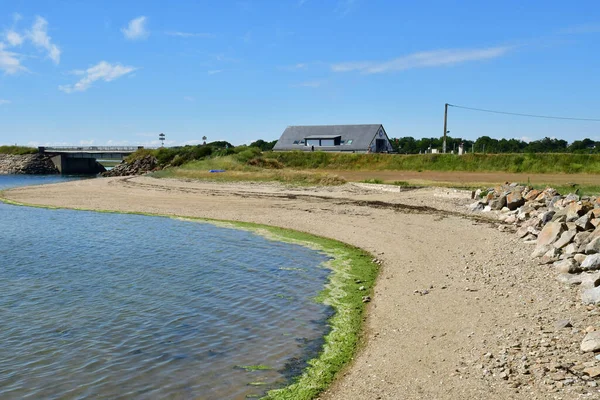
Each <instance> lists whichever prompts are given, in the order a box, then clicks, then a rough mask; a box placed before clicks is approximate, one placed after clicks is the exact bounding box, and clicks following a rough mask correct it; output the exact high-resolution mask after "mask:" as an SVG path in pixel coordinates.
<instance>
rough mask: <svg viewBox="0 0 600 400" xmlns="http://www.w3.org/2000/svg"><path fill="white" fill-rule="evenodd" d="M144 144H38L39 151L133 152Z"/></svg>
mask: <svg viewBox="0 0 600 400" xmlns="http://www.w3.org/2000/svg"><path fill="white" fill-rule="evenodd" d="M143 148H144V146H51V147H50V146H48V147H46V146H43V147H42V146H40V147H38V151H39V152H40V153H52V152H66V151H82V152H97V151H101V152H134V151H136V150H139V149H143Z"/></svg>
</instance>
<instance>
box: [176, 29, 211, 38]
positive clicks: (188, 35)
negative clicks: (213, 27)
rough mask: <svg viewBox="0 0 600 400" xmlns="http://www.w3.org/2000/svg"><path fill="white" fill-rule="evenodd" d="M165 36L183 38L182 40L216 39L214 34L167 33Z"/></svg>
mask: <svg viewBox="0 0 600 400" xmlns="http://www.w3.org/2000/svg"><path fill="white" fill-rule="evenodd" d="M165 35H168V36H178V37H182V38H193V37H196V38H205V39H211V38H214V37H216V35H215V34H213V33H203V32H197V33H194V32H179V31H167V32H165Z"/></svg>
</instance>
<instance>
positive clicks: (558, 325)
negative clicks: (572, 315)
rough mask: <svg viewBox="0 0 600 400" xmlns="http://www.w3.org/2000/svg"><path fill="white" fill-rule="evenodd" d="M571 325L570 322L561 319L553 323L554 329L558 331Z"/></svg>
mask: <svg viewBox="0 0 600 400" xmlns="http://www.w3.org/2000/svg"><path fill="white" fill-rule="evenodd" d="M571 327H573V325H572V324H571V321H570V320H568V319H561V320H558V321H556V322H555V323H554V328H555V329H556V330H557V331H558V330H560V329H565V328H571Z"/></svg>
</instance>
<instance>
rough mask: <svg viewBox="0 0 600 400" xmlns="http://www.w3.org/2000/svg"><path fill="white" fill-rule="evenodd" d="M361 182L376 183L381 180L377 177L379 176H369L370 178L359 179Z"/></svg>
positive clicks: (379, 182)
mask: <svg viewBox="0 0 600 400" xmlns="http://www.w3.org/2000/svg"><path fill="white" fill-rule="evenodd" d="M361 182H362V183H378V184H382V183H383V180H382V179H379V178H371V179H365V180H362V181H361Z"/></svg>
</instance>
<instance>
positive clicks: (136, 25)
mask: <svg viewBox="0 0 600 400" xmlns="http://www.w3.org/2000/svg"><path fill="white" fill-rule="evenodd" d="M146 21H147V18H146V17H144V16H141V17H137V18H134V19H132V20H131V21H129V25H127V28H123V29H121V32H123V34H124V35H125V37H126V38H127V39H129V40H138V39H145V38H147V37H148V36H149V35H150V32H148V30H146Z"/></svg>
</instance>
